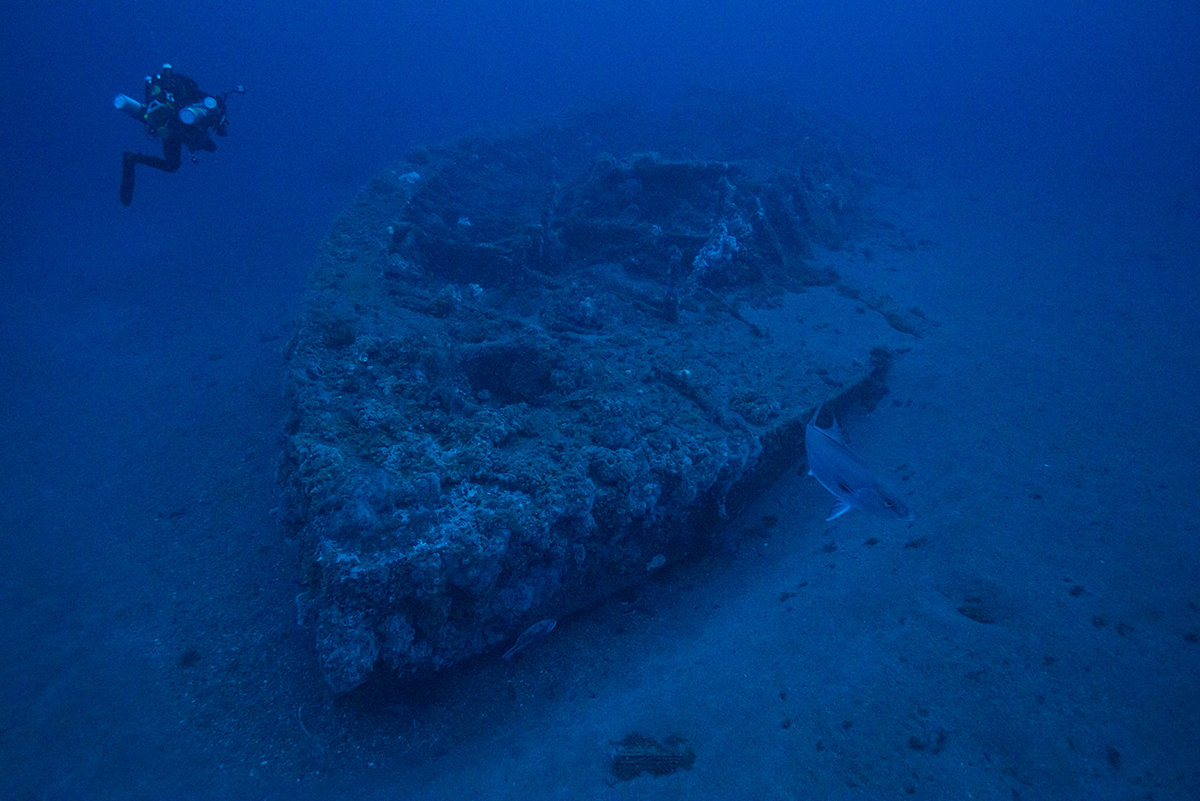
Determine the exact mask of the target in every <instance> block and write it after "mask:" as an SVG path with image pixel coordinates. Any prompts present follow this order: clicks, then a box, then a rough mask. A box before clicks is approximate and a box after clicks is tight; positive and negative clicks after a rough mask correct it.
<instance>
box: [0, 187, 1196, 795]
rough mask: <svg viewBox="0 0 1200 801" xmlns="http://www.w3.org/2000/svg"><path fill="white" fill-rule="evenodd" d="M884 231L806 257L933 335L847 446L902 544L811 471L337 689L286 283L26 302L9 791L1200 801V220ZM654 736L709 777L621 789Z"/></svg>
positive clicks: (1093, 213)
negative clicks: (534, 643) (312, 522)
mask: <svg viewBox="0 0 1200 801" xmlns="http://www.w3.org/2000/svg"><path fill="white" fill-rule="evenodd" d="M1068 184H1069V185H1070V187H1069V188H1068V187H1067V185H1068ZM872 204H873V205H874V207H875V208H876V209H877V211H878V213H879V214H880V216H882V217H883V218H885V219H889V220H891V221H893V222H894V224H895V225H896V227H897V230H898V231H899V232H902V233H903V234H904V236H903V237H897V236H895V235H894V234H895V232H894V231H893V232H889V231H887V230H882V231H879V232H876V233H875V234H872V235H871V236H870V237H869V238H868V242H866V243H865V244H867V245H869V247H870V255H869V257H868V255H867V254H866V253H865V252H864V250H863V248H862V247H861V246H860V247H859V248H858V249H856V250H855V251H854V252H837V253H828V254H823V255H821V258H822V259H828V260H829V261H830V262H831V263H832V264H833V265H834V266H835V267H836V268H837V269H838V270H839V271H840V272H842V273H843V275H845V276H847V277H850V278H853V279H854V280H855V281H856V282H857V283H861V284H869V285H872V286H874V287H876V288H878V289H884V290H885V291H887V292H889V293H890V294H891V295H892V296H893V297H894V298H896V299H897V300H898V301H899V303H900V305H901V306H902V307H903V308H909V307H911V306H917V307H919V308H920V309H921V310H922V311H923V313H924V314H925V315H926V316H927V318H928V319H929V320H930V322H931V324H932V325H931V327H930V331H929V333H928V334H927V335H926V336H925V337H923V338H921V339H919V340H914V341H913V343H912V347H911V349H910V350H909V351H908V352H907V353H904V354H903V355H902V356H900V357H899V358H898V360H897V361H896V363H895V365H894V369H893V372H892V375H891V379H890V387H891V394H890V395H889V396H888V397H887V398H886V399H885V400H884V402H883V403H882V404H881V405H880V406H879V407H878V408H877V409H876V410H875V411H874V412H873V413H871V414H869V415H865V416H859V417H854V418H851V419H849V420H846V421H844V427H845V429H846V432H847V434H848V436H849V437H850V438H851V441H852V444H853V445H854V447H856V448H857V449H858V451H859V452H860V453H862V454H864V455H865V456H866V457H867V458H868V459H869V460H871V461H873V462H875V463H877V464H878V465H880V466H882V467H883V468H884V469H886V470H889V471H894V474H895V476H896V478H897V481H898V482H899V483H900V485H901V486H902V488H903V489H904V491H905V492H906V493H907V494H908V497H909V498H910V500H911V505H912V506H913V507H914V509H915V510H916V514H917V517H916V520H915V521H914V522H912V523H896V522H889V521H884V520H880V519H876V518H872V517H868V516H866V515H864V514H862V513H858V512H854V513H851V514H848V515H845V516H844V517H842V518H840V519H838V520H836V521H834V522H832V523H825V522H823V521H824V518H825V516H826V515H827V514H828V511H829V508H830V506H831V498H830V497H829V496H828V494H827V493H826V492H825V491H824V490H822V489H821V488H820V487H819V486H818V485H817V484H816V483H815V482H814V481H813V480H812V479H811V478H804V477H801V476H798V475H791V474H789V476H788V477H786V478H785V479H784V480H782V481H781V482H779V484H778V485H777V486H775V487H774V488H773V489H772V490H771V491H770V492H768V493H767V494H766V496H765V497H763V498H762V499H761V501H759V502H758V503H757V504H756V505H755V506H754V507H753V508H751V509H749V510H748V511H746V512H745V513H744V514H742V515H741V516H740V517H738V518H737V519H735V520H732V521H731V522H730V524H729V525H730V532H729V534H728V536H727V537H726V541H727V542H728V543H729V545H728V547H726V548H724V549H722V550H720V551H719V552H717V553H714V554H712V555H710V556H709V557H707V558H705V559H703V560H700V561H698V562H695V563H691V564H683V565H675V566H669V567H668V568H667V569H665V570H664V571H662V572H661V573H660V574H658V575H657V576H656V577H655V578H654V579H653V580H652V581H651V582H650V583H649V584H648V585H647V587H646V588H645V589H644V590H643V591H642V592H640V593H637V594H630V595H628V596H625V597H622V598H617V599H614V600H613V601H612V602H611V603H608V604H605V605H604V606H602V607H601V608H599V609H597V610H595V611H593V612H591V613H588V614H585V615H582V616H579V617H576V618H572V619H568V620H563V621H560V623H559V625H558V627H557V629H556V630H555V631H554V633H553V635H552V636H551V637H549V638H548V639H547V640H546V641H544V642H543V643H542V644H541V645H540V646H539V647H538V648H536V649H532V650H530V651H529V652H527V653H526V654H523V655H521V656H520V657H518V658H517V659H515V660H514V661H513V662H512V663H511V664H508V663H504V662H502V661H501V660H500V658H499V654H498V653H497V654H492V655H488V656H487V657H486V658H481V659H479V660H477V661H476V662H473V663H471V664H468V665H465V666H463V667H461V668H459V669H455V670H453V671H447V672H445V673H444V674H442V675H440V676H439V677H438V678H437V679H436V680H435V681H432V682H429V683H427V684H424V685H422V686H420V687H417V688H413V689H412V690H410V691H408V692H406V693H402V694H395V695H389V696H367V695H364V696H361V697H357V698H355V699H353V700H352V701H345V700H335V699H334V698H332V697H331V696H330V695H329V693H328V692H327V690H326V689H325V687H324V685H323V682H322V680H321V678H320V676H319V674H318V672H317V669H316V666H315V662H314V659H313V655H312V650H311V643H310V635H309V633H307V632H305V631H304V630H302V629H300V628H298V625H297V620H296V607H295V604H294V597H295V594H296V591H297V589H296V587H297V585H296V576H295V569H296V568H295V565H296V557H295V553H294V547H295V546H294V544H291V543H288V542H286V541H285V540H284V539H283V537H282V535H281V534H280V531H279V528H278V526H277V525H276V523H275V522H274V518H273V516H272V512H273V509H274V507H275V506H276V504H277V500H278V489H277V487H276V485H275V482H274V470H275V465H276V459H277V454H278V452H279V449H280V445H281V440H280V433H279V432H280V428H281V421H282V419H283V417H284V415H285V413H286V403H285V401H284V399H283V398H282V397H281V393H280V387H281V383H282V380H281V375H282V372H283V367H284V365H283V360H282V356H281V352H282V350H283V345H284V343H285V341H286V338H287V336H288V333H289V325H290V321H291V320H292V319H293V318H294V316H295V315H296V313H297V310H298V308H299V294H300V292H301V291H302V287H301V286H300V282H299V281H297V280H294V276H292V277H291V278H289V277H287V276H284V277H281V278H280V279H279V281H278V282H277V283H273V282H271V281H267V280H264V279H261V278H256V277H253V275H252V276H251V277H250V278H248V279H247V281H248V283H247V284H245V285H240V286H236V287H234V286H229V285H228V284H225V283H222V282H219V281H216V280H214V279H210V278H206V277H205V276H204V275H203V274H199V275H195V276H191V277H188V278H178V277H174V278H173V277H170V275H165V276H164V274H163V273H162V272H160V271H159V270H157V269H156V267H155V265H154V264H153V263H145V264H142V265H141V266H140V267H139V266H136V265H135V266H129V267H125V268H122V270H121V272H120V273H119V274H118V275H114V276H113V277H112V279H111V281H106V280H104V279H98V278H92V279H89V281H88V282H86V283H85V284H84V285H82V286H80V287H78V288H76V290H75V291H72V292H70V293H56V292H52V291H49V290H46V289H45V288H42V289H36V288H35V289H31V290H30V291H29V296H28V297H22V298H10V299H8V301H7V304H6V310H5V316H4V319H3V322H2V323H0V326H2V328H3V338H2V341H3V342H4V343H5V345H4V353H3V367H4V371H5V373H6V375H5V380H4V382H3V384H2V385H0V392H2V396H0V404H2V410H3V419H4V420H5V435H4V437H3V441H2V444H0V448H3V451H4V452H3V463H4V464H5V465H8V466H9V467H8V468H7V469H6V471H5V474H4V475H3V476H0V488H2V494H3V497H4V499H5V501H4V503H3V504H0V525H2V526H3V527H4V528H5V529H6V530H9V531H11V532H21V533H22V534H23V535H24V536H23V537H22V538H19V539H18V538H15V537H14V538H10V539H8V540H6V546H5V548H6V552H5V554H4V558H3V560H0V613H2V615H3V620H2V625H0V642H2V643H3V645H2V648H3V658H2V659H0V670H2V671H3V673H0V759H2V760H3V764H2V766H0V796H3V797H5V798H15V799H31V800H32V799H75V798H88V799H106V798H113V799H117V798H139V799H140V798H145V799H162V798H192V799H202V798H237V799H249V798H281V799H282V798H353V799H393V798H395V799H399V798H404V799H442V798H445V799H452V798H453V799H465V798H478V799H502V798H513V799H517V798H520V799H529V798H545V799H557V798H561V799H567V798H570V799H582V798H597V799H634V798H649V799H657V798H663V799H725V798H728V799H735V798H736V799H747V798H754V799H809V798H855V799H857V798H864V799H868V798H871V799H873V798H879V799H883V798H910V797H911V798H959V799H965V798H982V799H1030V798H1060V799H1068V798H1070V799H1110V798H1111V799H1132V798H1154V799H1186V798H1197V797H1200V746H1198V745H1197V743H1200V642H1197V641H1196V640H1197V635H1198V634H1200V500H1198V495H1197V488H1198V486H1200V482H1198V479H1197V477H1198V475H1200V426H1198V420H1200V414H1198V412H1197V394H1198V393H1197V390H1198V389H1200V312H1198V311H1197V310H1198V308H1200V291H1198V285H1200V265H1198V257H1197V253H1200V236H1198V231H1200V225H1198V217H1200V209H1198V208H1197V206H1196V200H1195V199H1192V200H1191V201H1190V203H1189V202H1187V201H1186V199H1183V198H1179V197H1176V196H1175V195H1174V194H1172V193H1169V192H1166V191H1165V190H1160V189H1159V188H1158V187H1156V186H1155V185H1153V184H1152V183H1149V182H1147V183H1140V182H1139V181H1138V180H1137V179H1136V178H1133V177H1128V176H1117V177H1114V176H1099V175H1098V176H1093V177H1086V178H1072V179H1070V180H1064V181H1060V182H1057V183H1039V182H1021V181H1018V180H1011V181H1005V180H1002V179H1001V180H997V179H995V178H984V177H979V178H974V177H958V178H955V179H935V178H916V179H914V180H913V181H911V182H910V183H908V184H907V185H905V186H902V187H900V186H896V187H891V188H882V189H881V190H880V191H879V192H878V193H877V194H876V195H875V196H874V198H873V200H872ZM901 240H903V241H908V242H918V241H920V240H926V242H925V243H924V244H923V245H921V246H920V247H917V248H915V249H895V248H893V247H891V246H889V242H897V241H901ZM255 275H256V274H255ZM164 309H169V310H170V311H169V313H167V312H164V311H163V310H164ZM48 321H60V322H58V323H57V324H56V325H48ZM797 325H801V324H800V323H797ZM772 520H774V521H776V522H774V524H773V525H772V524H771V521H772ZM869 542H874V543H875V544H868V543H869ZM14 543H19V547H18V546H16V545H14ZM960 609H963V610H967V611H970V612H971V617H968V616H967V615H964V614H963V613H962V612H960V611H959V610H960ZM972 617H975V618H980V619H982V620H986V621H990V622H980V621H979V620H976V619H972ZM633 731H638V732H642V733H645V734H647V735H651V736H658V737H664V736H667V735H671V734H679V735H681V736H683V737H685V738H686V739H687V741H688V742H689V744H690V745H691V747H692V748H693V749H694V750H695V753H696V761H695V764H694V766H693V768H692V769H691V770H690V771H686V772H680V773H677V774H674V775H670V776H664V777H659V778H655V777H650V776H643V777H641V778H639V779H636V780H633V781H628V782H615V781H614V779H613V777H612V775H611V773H610V772H609V753H610V749H611V745H610V742H611V741H613V740H616V739H619V738H620V737H622V736H623V735H625V734H627V733H630V732H633Z"/></svg>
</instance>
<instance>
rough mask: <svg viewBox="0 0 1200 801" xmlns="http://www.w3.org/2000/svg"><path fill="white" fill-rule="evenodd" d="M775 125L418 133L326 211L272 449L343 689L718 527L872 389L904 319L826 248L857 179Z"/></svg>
mask: <svg viewBox="0 0 1200 801" xmlns="http://www.w3.org/2000/svg"><path fill="white" fill-rule="evenodd" d="M770 119H771V123H772V125H773V126H775V127H774V128H773V129H772V130H774V131H775V138H774V139H773V140H772V142H773V143H774V144H773V146H772V147H770V148H765V149H764V150H765V152H763V153H762V154H759V153H758V152H757V151H755V150H754V149H753V148H751V147H750V146H749V145H745V146H742V147H740V149H738V148H732V149H731V148H730V147H728V146H724V149H722V146H715V145H714V146H711V147H710V149H709V152H708V153H707V154H705V157H704V158H697V157H694V156H693V157H691V158H683V157H682V156H670V155H661V154H660V153H658V152H649V151H646V150H630V151H629V152H626V153H624V154H623V155H622V154H619V155H613V154H612V152H611V150H612V148H613V147H614V146H615V145H614V143H618V140H621V141H627V139H628V138H627V136H626V135H625V133H623V135H622V136H621V137H615V136H614V137H609V138H608V139H605V137H604V136H603V135H602V134H598V133H596V131H595V130H594V129H593V128H592V127H589V126H588V124H587V122H586V121H580V120H575V121H571V122H559V123H555V124H552V125H549V126H543V127H535V128H532V129H529V130H526V131H523V132H520V133H517V134H511V135H507V136H494V137H473V138H470V139H467V140H464V141H462V142H459V143H456V144H454V145H451V146H448V147H445V148H441V149H434V150H427V149H421V150H418V151H414V152H413V153H412V154H410V155H409V157H408V159H407V161H406V162H405V163H403V164H401V165H398V166H397V167H396V168H395V169H394V170H390V171H388V172H386V173H385V174H384V175H382V176H380V178H378V179H377V180H376V181H374V182H373V183H372V184H371V185H370V186H368V187H366V188H365V189H364V190H363V191H362V192H361V193H360V196H359V198H358V201H357V203H356V204H355V205H354V207H352V208H351V209H349V210H348V211H347V212H345V213H344V214H343V215H342V216H341V217H340V218H339V219H338V220H337V222H336V223H335V225H334V226H333V230H332V232H331V234H330V236H329V238H328V239H327V240H326V242H325V244H324V247H323V250H322V255H321V257H320V259H319V262H318V265H317V268H316V270H315V272H314V275H313V279H312V284H311V289H310V293H309V298H308V306H307V309H306V311H305V313H304V315H303V318H302V320H301V324H300V326H299V329H298V333H297V335H296V337H295V339H294V341H293V342H292V343H291V346H290V357H291V364H292V370H291V376H290V381H289V387H290V392H291V395H292V399H293V411H292V414H291V417H290V419H289V421H288V424H287V433H288V446H287V449H286V453H285V455H284V459H283V466H282V470H281V477H282V480H283V485H284V504H283V509H284V519H285V520H284V522H285V525H286V526H287V527H288V529H289V530H290V531H291V532H292V533H293V534H294V535H295V536H296V537H298V538H299V541H300V544H301V554H302V582H303V592H302V594H301V596H300V603H301V607H302V613H303V616H304V618H305V620H306V621H307V622H308V623H309V624H310V625H311V626H312V627H313V628H314V630H315V634H316V643H317V652H318V657H319V660H320V664H321V669H322V672H323V674H324V675H325V678H326V679H327V680H328V682H329V685H330V687H331V688H332V689H333V690H334V691H335V692H345V691H348V690H351V689H353V688H354V687H356V686H358V685H359V684H361V683H362V682H364V681H366V680H367V679H368V678H369V677H370V676H371V675H372V673H374V672H376V671H386V672H388V673H392V674H398V675H406V674H410V673H418V672H422V671H428V670H434V669H437V668H440V667H443V666H446V665H449V664H452V663H455V662H457V661H460V660H462V659H464V658H466V657H469V656H472V655H475V654H479V653H481V652H484V651H487V650H489V649H493V648H496V647H497V646H498V645H500V644H501V643H510V642H511V640H512V639H513V637H515V636H516V635H517V634H518V633H520V632H521V631H522V630H523V629H524V628H525V627H526V626H528V625H529V624H530V623H532V622H534V621H536V620H539V619H542V618H557V617H563V616H565V615H568V614H570V613H571V612H573V611H576V610H578V609H580V608H582V607H584V606H586V605H588V604H590V603H593V602H594V601H596V600H598V599H599V598H602V597H604V596H606V595H608V594H610V593H612V592H614V591H616V590H618V589H621V588H623V587H626V586H628V585H630V584H632V583H635V582H638V581H641V580H644V579H645V577H646V576H647V566H648V565H649V564H650V563H651V561H652V560H654V559H655V557H656V556H658V555H660V554H661V555H663V556H664V557H665V559H666V561H668V562H671V561H674V560H678V559H681V558H684V557H686V556H687V555H688V554H691V553H694V552H696V551H697V550H698V549H703V548H705V547H707V545H708V543H709V541H710V538H711V535H712V533H713V531H714V529H715V528H716V527H717V526H718V525H719V524H720V522H721V521H722V520H723V519H725V518H726V517H727V516H728V515H730V514H732V513H734V512H735V511H736V510H737V508H739V507H740V506H741V505H742V504H744V503H745V502H746V501H747V500H749V499H750V498H752V497H753V496H754V495H755V494H756V492H757V491H758V490H760V489H761V488H762V487H764V486H765V485H766V484H768V483H769V482H771V481H772V480H773V479H774V478H776V477H777V476H778V475H779V473H780V471H782V470H783V469H786V468H787V467H788V466H792V465H795V464H796V462H797V461H798V459H799V458H801V457H802V454H803V447H802V446H803V431H804V423H805V422H806V420H807V416H808V415H809V414H810V413H811V411H812V409H813V408H814V407H815V406H816V405H817V404H818V403H821V402H824V401H827V400H829V399H830V398H833V397H837V396H841V395H846V394H851V393H858V394H859V395H860V396H861V398H862V399H863V400H864V401H865V402H866V403H867V404H868V405H870V404H872V403H873V402H874V401H875V400H877V399H878V397H880V396H881V394H882V392H883V391H884V390H883V386H882V381H883V378H884V376H885V374H886V369H887V365H888V362H889V358H890V356H889V353H890V351H889V349H890V348H893V347H895V345H896V342H897V340H896V337H898V336H902V335H900V334H898V333H897V330H896V327H895V326H890V327H889V326H888V325H887V324H886V323H885V322H884V319H885V318H884V316H883V315H881V314H876V313H875V312H876V311H877V310H874V309H864V307H863V304H862V302H861V300H860V299H859V296H858V293H856V292H853V291H847V289H846V288H845V287H840V288H839V287H838V286H837V276H836V275H834V274H833V273H832V272H831V271H829V270H823V269H817V268H814V266H813V264H814V262H813V260H812V258H811V256H812V252H813V251H812V249H813V247H814V245H815V246H821V245H831V244H832V245H837V244H839V243H841V242H845V241H847V240H848V239H849V238H850V237H852V236H853V233H854V231H855V230H860V229H861V225H862V220H861V218H860V216H859V211H858V206H857V198H858V197H859V196H860V195H861V193H862V191H863V188H862V186H861V182H860V181H859V180H858V179H857V178H856V176H855V175H854V173H853V172H852V171H851V170H850V168H849V167H847V166H845V165H844V164H842V163H841V162H840V157H837V156H836V153H835V152H834V151H835V150H836V149H835V148H833V146H832V145H831V144H830V145H828V146H826V147H825V148H824V149H822V148H821V147H820V146H819V145H818V144H816V143H814V141H813V137H815V136H817V135H818V133H817V132H816V131H815V130H813V129H812V128H811V126H809V125H808V124H807V123H805V122H804V121H803V119H802V118H801V117H799V116H796V115H794V114H793V116H791V117H788V116H787V115H782V116H781V115H778V114H776V115H772V116H771V118H770ZM673 131H674V133H673V136H674V137H675V138H676V139H678V138H679V137H680V136H682V135H683V134H681V133H680V130H679V128H675V129H673ZM645 136H646V140H647V141H650V142H653V141H654V138H653V132H647V133H646V135H645ZM789 137H791V138H794V139H795V141H796V142H797V146H796V148H794V149H788V148H786V147H783V146H782V145H781V144H780V143H786V142H787V141H788V138H789ZM801 143H802V144H801ZM663 151H664V152H668V153H669V152H671V151H670V150H669V149H668V148H667V147H666V146H663ZM735 151H736V153H737V154H740V158H737V159H730V160H718V158H719V157H721V156H723V155H728V153H730V152H735ZM780 153H783V154H787V155H786V156H780V155H779V154H780ZM818 156H819V157H818ZM806 159H808V161H806ZM810 162H811V163H810ZM801 319H802V320H803V322H800V320H801ZM831 320H836V321H838V322H837V325H832V324H831V323H830V321H831ZM830 329H833V330H830ZM843 329H845V330H843ZM804 332H807V333H804Z"/></svg>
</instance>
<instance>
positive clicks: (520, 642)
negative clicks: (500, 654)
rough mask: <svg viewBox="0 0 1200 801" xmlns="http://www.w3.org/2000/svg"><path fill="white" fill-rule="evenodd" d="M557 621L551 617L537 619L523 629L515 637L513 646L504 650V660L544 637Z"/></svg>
mask: <svg viewBox="0 0 1200 801" xmlns="http://www.w3.org/2000/svg"><path fill="white" fill-rule="evenodd" d="M557 623H558V621H557V620H553V619H547V620H539V621H538V622H537V623H534V624H533V625H532V626H530V627H529V628H527V629H525V631H523V632H521V636H520V637H518V638H517V641H516V643H514V644H513V647H512V648H509V649H508V650H507V651H505V652H504V661H505V662H507V661H508V660H510V659H512V658H513V654H515V653H518V652H519V651H523V650H525V649H526V648H527V647H528V646H530V645H531V644H533V643H535V642H537V641H538V640H540V639H542V638H543V637H545V636H546V635H547V634H549V633H550V630H551V629H553V628H554V626H555V624H557Z"/></svg>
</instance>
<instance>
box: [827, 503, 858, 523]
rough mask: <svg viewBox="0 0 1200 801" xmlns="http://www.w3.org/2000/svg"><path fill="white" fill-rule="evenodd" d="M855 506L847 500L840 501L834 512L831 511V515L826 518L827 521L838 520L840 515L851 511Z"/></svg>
mask: <svg viewBox="0 0 1200 801" xmlns="http://www.w3.org/2000/svg"><path fill="white" fill-rule="evenodd" d="M853 508H854V507H852V506H851V505H850V504H848V503H846V502H845V501H838V502H837V504H836V505H835V506H834V507H833V512H831V513H830V515H829V517H827V518H825V522H826V523H828V522H829V521H830V520H837V519H838V518H839V517H841V516H842V515H844V514H846V512H849V511H850V510H851V509H853Z"/></svg>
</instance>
